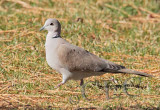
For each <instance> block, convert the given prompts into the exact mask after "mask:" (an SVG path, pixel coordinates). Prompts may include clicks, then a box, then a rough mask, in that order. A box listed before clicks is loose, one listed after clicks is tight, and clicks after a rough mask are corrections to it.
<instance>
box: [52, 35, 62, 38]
mask: <svg viewBox="0 0 160 110" xmlns="http://www.w3.org/2000/svg"><path fill="white" fill-rule="evenodd" d="M52 38H61V36H60V35H56V36H53V37H52Z"/></svg>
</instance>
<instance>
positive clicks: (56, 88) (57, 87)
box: [54, 82, 64, 89]
mask: <svg viewBox="0 0 160 110" xmlns="http://www.w3.org/2000/svg"><path fill="white" fill-rule="evenodd" d="M63 84H64V83H62V82H61V83H59V84H58V85H57V86H56V87H54V88H55V89H57V88H59V86H61V85H63Z"/></svg>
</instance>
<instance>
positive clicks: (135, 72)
mask: <svg viewBox="0 0 160 110" xmlns="http://www.w3.org/2000/svg"><path fill="white" fill-rule="evenodd" d="M119 72H120V73H128V74H135V75H139V76H145V77H153V76H152V75H150V74H147V73H143V72H139V71H135V70H131V69H120V70H119Z"/></svg>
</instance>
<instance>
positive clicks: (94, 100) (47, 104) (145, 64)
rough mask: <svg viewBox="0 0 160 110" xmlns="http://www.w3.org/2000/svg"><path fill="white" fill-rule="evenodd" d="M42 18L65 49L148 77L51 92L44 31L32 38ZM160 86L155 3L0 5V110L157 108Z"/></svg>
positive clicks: (50, 0)
mask: <svg viewBox="0 0 160 110" xmlns="http://www.w3.org/2000/svg"><path fill="white" fill-rule="evenodd" d="M48 18H57V19H58V20H59V21H60V23H61V25H62V37H63V38H64V39H66V40H68V41H69V42H70V43H72V44H74V45H77V46H80V47H82V48H85V49H86V50H88V51H90V52H91V53H94V54H95V55H97V56H99V57H101V58H105V59H107V60H110V61H113V62H115V63H117V64H121V65H124V66H126V67H127V68H130V69H134V70H137V71H142V72H146V73H148V74H152V75H153V76H155V77H153V78H143V77H137V76H135V75H126V74H105V75H102V76H97V77H90V78H87V79H85V81H84V83H85V86H83V87H80V86H79V81H69V82H67V83H66V84H65V85H63V86H61V87H60V88H57V89H55V88H54V87H55V86H56V85H57V84H58V83H60V82H61V80H62V78H61V75H60V74H59V73H57V72H55V71H54V70H53V69H51V68H50V67H49V66H48V65H47V63H46V59H45V48H44V44H45V36H46V34H47V32H39V29H40V28H41V27H42V26H43V24H44V22H45V20H46V19H48ZM133 77H136V78H133ZM128 78H131V79H130V80H128V81H127V79H128ZM159 79H160V2H159V1H158V0H114V1H113V0H86V1H85V0H69V1H67V0H22V1H20V0H1V1H0V109H59V108H61V109H80V108H90V109H159V108H160V80H159ZM126 81H127V89H124V86H125V82H126ZM105 84H107V85H106V86H107V88H105ZM84 89H85V95H84ZM108 89H109V91H108V92H107V90H108ZM125 90H127V92H128V93H129V94H132V95H136V96H129V95H127V93H126V92H125ZM86 97H87V98H86ZM87 99H90V100H87Z"/></svg>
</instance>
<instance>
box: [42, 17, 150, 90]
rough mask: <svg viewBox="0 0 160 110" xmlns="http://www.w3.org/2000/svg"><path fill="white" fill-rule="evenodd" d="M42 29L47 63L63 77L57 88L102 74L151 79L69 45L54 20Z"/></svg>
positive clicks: (147, 75) (144, 74) (46, 23)
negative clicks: (44, 35) (44, 36)
mask: <svg viewBox="0 0 160 110" xmlns="http://www.w3.org/2000/svg"><path fill="white" fill-rule="evenodd" d="M43 29H46V30H48V34H47V38H46V44H45V48H46V59H47V63H48V64H49V66H50V67H51V68H53V69H55V70H56V71H58V72H60V73H61V74H62V77H63V80H62V82H61V83H60V84H59V85H58V86H60V85H62V84H64V83H66V82H67V81H68V80H70V79H73V80H81V84H82V82H83V78H86V77H90V76H98V75H102V74H104V73H128V74H136V75H140V76H146V77H151V75H149V74H146V73H143V72H139V71H135V70H131V69H126V68H125V67H124V66H121V65H118V64H115V63H113V62H110V61H107V60H105V59H102V58H99V57H97V56H96V55H94V54H92V53H90V52H88V51H86V50H84V49H82V48H80V47H77V46H75V45H72V44H70V43H69V42H67V41H66V40H64V39H62V38H61V36H60V34H61V25H60V23H59V21H58V20H56V19H51V18H50V19H48V20H47V21H46V22H45V24H44V26H43V27H42V28H41V29H40V30H43ZM58 86H57V87H58Z"/></svg>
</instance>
